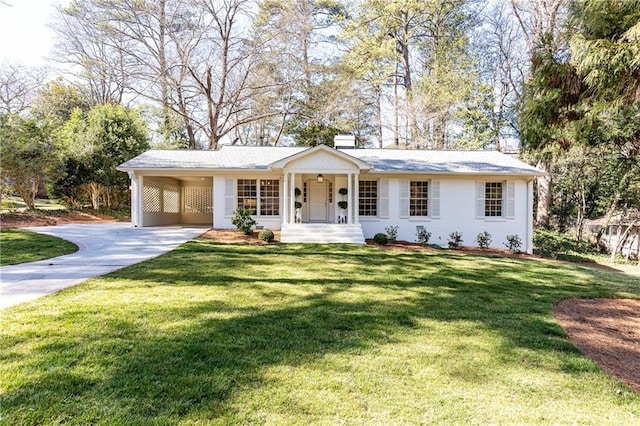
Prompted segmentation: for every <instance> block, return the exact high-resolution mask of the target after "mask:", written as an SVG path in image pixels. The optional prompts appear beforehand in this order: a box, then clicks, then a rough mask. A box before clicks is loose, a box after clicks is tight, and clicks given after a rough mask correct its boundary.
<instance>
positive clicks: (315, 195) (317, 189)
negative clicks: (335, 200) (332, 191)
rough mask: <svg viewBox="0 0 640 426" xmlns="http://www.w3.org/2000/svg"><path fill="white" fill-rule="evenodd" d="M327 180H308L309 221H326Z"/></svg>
mask: <svg viewBox="0 0 640 426" xmlns="http://www.w3.org/2000/svg"><path fill="white" fill-rule="evenodd" d="M327 204H328V203H327V182H326V181H325V182H321V183H318V181H316V180H310V181H309V222H327V221H328V220H327Z"/></svg>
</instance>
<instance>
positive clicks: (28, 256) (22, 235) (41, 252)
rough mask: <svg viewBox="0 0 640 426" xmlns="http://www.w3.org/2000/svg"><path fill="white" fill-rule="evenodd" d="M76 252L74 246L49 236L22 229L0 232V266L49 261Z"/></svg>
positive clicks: (76, 248)
mask: <svg viewBox="0 0 640 426" xmlns="http://www.w3.org/2000/svg"><path fill="white" fill-rule="evenodd" d="M77 250H78V246H76V245H75V244H73V243H70V242H69V241H65V240H62V239H60V238H57V237H52V236H50V235H44V234H38V233H35V232H30V231H25V230H22V229H2V230H0V266H6V265H15V264H18V263H26V262H34V261H36V260H42V259H49V258H52V257H56V256H62V255H64V254H69V253H73V252H75V251H77Z"/></svg>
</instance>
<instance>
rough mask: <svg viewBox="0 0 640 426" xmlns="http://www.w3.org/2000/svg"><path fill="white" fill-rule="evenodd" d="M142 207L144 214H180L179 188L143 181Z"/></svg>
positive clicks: (152, 181) (153, 181)
mask: <svg viewBox="0 0 640 426" xmlns="http://www.w3.org/2000/svg"><path fill="white" fill-rule="evenodd" d="M142 206H143V207H142V208H143V211H144V212H145V213H180V187H179V186H176V185H171V184H168V183H164V182H160V181H156V180H151V179H145V183H144V188H143V189H142Z"/></svg>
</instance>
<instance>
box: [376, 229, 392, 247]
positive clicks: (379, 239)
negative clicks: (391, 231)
mask: <svg viewBox="0 0 640 426" xmlns="http://www.w3.org/2000/svg"><path fill="white" fill-rule="evenodd" d="M373 241H375V243H376V244H380V245H381V246H384V245H387V243H388V242H389V238H388V237H387V234H383V233H382V232H378V233H377V234H376V235H374V236H373Z"/></svg>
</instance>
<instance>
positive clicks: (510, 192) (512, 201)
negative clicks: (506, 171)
mask: <svg viewBox="0 0 640 426" xmlns="http://www.w3.org/2000/svg"><path fill="white" fill-rule="evenodd" d="M506 186H507V219H513V218H515V217H516V183H515V182H513V181H510V182H507V185H506Z"/></svg>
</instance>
